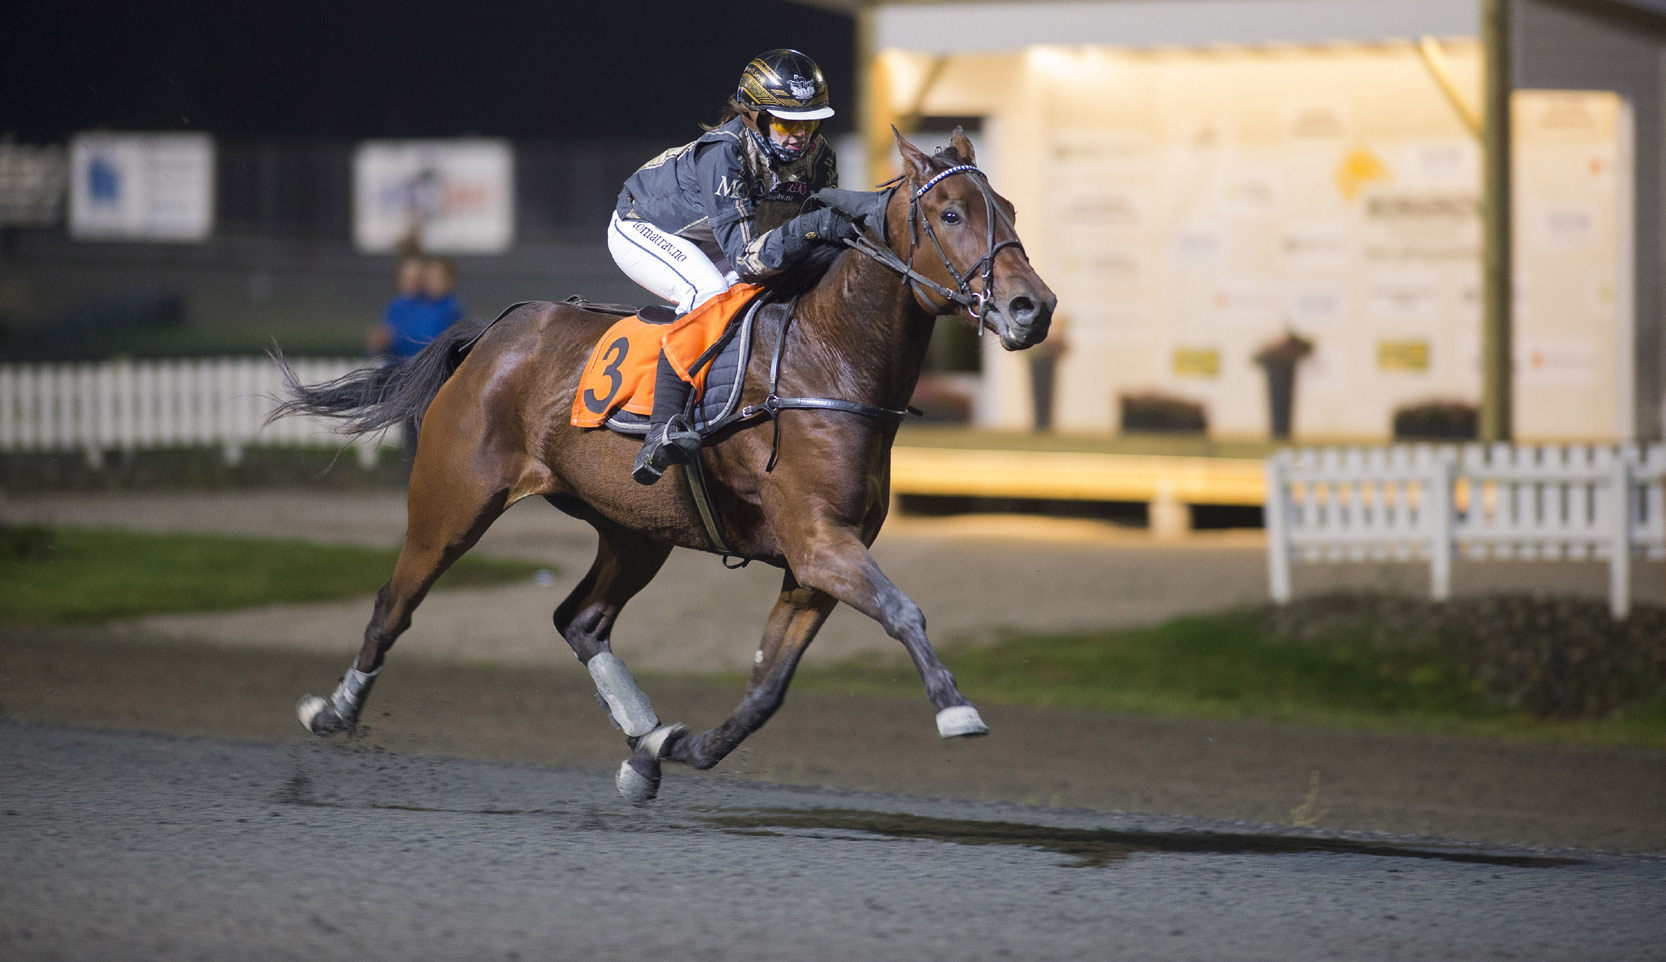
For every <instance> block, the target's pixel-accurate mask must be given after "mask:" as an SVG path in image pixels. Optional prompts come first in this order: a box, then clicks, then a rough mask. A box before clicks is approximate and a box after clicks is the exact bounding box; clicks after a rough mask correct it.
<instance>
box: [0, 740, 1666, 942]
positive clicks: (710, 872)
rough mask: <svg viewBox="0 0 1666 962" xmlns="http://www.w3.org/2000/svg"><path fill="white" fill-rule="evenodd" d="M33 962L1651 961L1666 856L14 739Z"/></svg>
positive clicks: (700, 782)
mask: <svg viewBox="0 0 1666 962" xmlns="http://www.w3.org/2000/svg"><path fill="white" fill-rule="evenodd" d="M0 771H4V772H5V773H6V775H5V778H4V779H3V781H0V851H4V852H5V853H6V858H5V862H4V868H3V870H0V958H5V959H54V958H82V959H93V958H97V959H192V958H203V959H227V958H307V959H338V958H339V959H346V958H354V959H360V958H372V959H381V958H387V959H595V958H664V959H686V958H692V959H703V958H711V959H782V958H791V959H840V960H845V959H857V958H907V959H933V958H943V959H1001V958H1016V959H1062V958H1084V959H1087V958H1092V959H1100V958H1140V959H1170V958H1173V959H1195V958H1220V959H1281V960H1283V959H1327V958H1347V959H1390V958H1415V959H1445V958H1451V959H1477V958H1511V959H1574V958H1578V959H1616V960H1618V959H1625V960H1637V959H1649V958H1662V957H1666V939H1663V936H1666V922H1663V921H1662V919H1661V916H1660V911H1659V910H1660V907H1661V905H1662V893H1663V892H1666V860H1663V859H1661V858H1659V857H1655V856H1625V855H1615V854H1603V853H1593V852H1581V851H1573V850H1549V849H1536V848H1527V847H1514V846H1512V847H1482V846H1475V845H1468V844H1463V843H1453V842H1440V841H1435V840H1428V839H1416V838H1409V837H1403V836H1387V835H1361V834H1349V833H1336V832H1316V831H1303V830H1297V829H1287V828H1275V827H1270V826H1266V825H1258V824H1252V823H1234V822H1221V821H1208V820H1202V819H1183V818H1167V817H1162V816H1147V815H1141V816H1130V815H1121V814H1116V813H1105V812H1088V811H1082V810H1064V809H1046V808H1035V807H1025V806H1017V805H1003V804H992V803H977V802H957V801H947V800H943V799H930V800H926V799H915V798H909V797H906V796H898V795H879V794H869V793H858V792H842V791H836V790H829V789H810V788H790V787H780V786H770V785H763V784H758V783H753V782H745V781H736V780H729V779H721V778H719V779H711V778H690V777H680V776H678V775H676V774H671V775H669V776H668V778H667V781H666V785H665V788H664V790H663V797H662V799H661V801H660V802H659V803H657V804H656V806H655V807H654V808H652V809H649V810H646V811H639V810H634V809H631V808H629V807H627V806H625V805H624V804H623V803H622V802H621V801H619V799H618V797H617V796H616V795H615V794H614V790H613V787H612V785H611V781H610V778H609V777H608V776H607V775H606V774H605V773H602V772H599V771H594V770H574V769H561V768H550V767H542V766H534V765H525V764H513V763H503V762H484V761H465V760H455V759H439V758H432V757H425V756H418V755H402V754H392V753H387V752H380V751H374V750H365V749H355V748H340V747H333V746H328V745H320V744H304V745H272V744H256V743H248V742H229V741H216V740H207V739H193V738H180V737H171V736H161V735H148V734H136V733H111V732H102V731H96V730H92V729H81V728H69V727H61V726H48V725H29V724H20V723H16V722H0Z"/></svg>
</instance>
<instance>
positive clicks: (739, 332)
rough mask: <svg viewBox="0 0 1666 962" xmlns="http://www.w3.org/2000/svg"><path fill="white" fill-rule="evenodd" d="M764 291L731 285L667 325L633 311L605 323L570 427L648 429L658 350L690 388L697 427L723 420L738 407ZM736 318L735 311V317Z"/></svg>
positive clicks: (575, 402)
mask: <svg viewBox="0 0 1666 962" xmlns="http://www.w3.org/2000/svg"><path fill="white" fill-rule="evenodd" d="M763 290H764V289H763V287H761V286H759V285H757V284H736V285H735V286H734V287H731V288H729V289H728V290H727V291H725V292H723V293H722V294H719V295H717V296H716V297H713V298H712V299H711V300H708V301H706V302H705V303H704V304H701V305H700V306H699V307H697V308H695V309H694V310H692V311H690V312H689V313H687V314H685V315H683V316H682V317H680V318H678V319H677V320H676V321H674V322H672V323H671V324H665V323H657V324H656V323H653V322H651V321H644V320H642V319H641V317H640V316H632V317H627V318H624V319H623V320H621V321H619V322H618V323H616V324H614V325H613V326H612V327H610V328H608V329H607V333H606V334H603V335H602V339H601V340H600V341H597V342H596V349H595V350H594V351H592V352H591V353H590V360H589V361H588V362H587V363H586V364H585V365H584V374H583V376H581V377H580V378H579V382H578V393H577V394H576V395H574V397H573V425H574V426H575V427H581V428H600V427H606V428H609V429H611V430H614V431H617V432H619V433H620V434H629V435H636V436H638V437H640V436H642V435H645V434H647V433H648V415H649V414H651V413H652V412H653V410H654V373H655V371H656V370H657V367H658V364H659V355H660V351H661V350H662V349H663V350H664V351H665V356H666V359H667V360H669V361H670V362H671V366H672V368H673V369H675V370H676V372H677V375H678V376H679V377H681V378H682V379H683V380H684V381H687V382H688V383H689V384H691V385H693V386H694V390H693V391H692V392H691V397H692V398H693V401H692V403H693V405H694V411H693V412H692V418H691V420H692V421H693V423H694V428H695V430H697V431H702V432H703V430H704V428H705V427H706V426H707V425H709V424H712V423H714V422H716V421H719V420H721V419H723V418H725V417H727V416H728V415H729V414H731V413H732V412H733V411H734V410H735V408H736V407H737V406H738V405H739V404H740V393H741V387H742V380H743V378H742V375H743V374H745V372H746V363H747V360H748V359H749V356H750V354H751V350H752V324H753V321H754V320H755V319H756V317H757V314H758V307H759V305H760V304H762V303H763V302H762V300H761V299H759V298H758V295H759V294H761V293H762V292H763ZM736 315H741V316H740V320H739V321H738V322H736V321H735V317H736Z"/></svg>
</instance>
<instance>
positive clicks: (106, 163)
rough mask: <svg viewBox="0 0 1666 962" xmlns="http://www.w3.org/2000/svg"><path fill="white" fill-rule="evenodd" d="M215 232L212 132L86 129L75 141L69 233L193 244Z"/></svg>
mask: <svg viewBox="0 0 1666 962" xmlns="http://www.w3.org/2000/svg"><path fill="white" fill-rule="evenodd" d="M213 230H214V141H213V139H212V138H210V137H209V136H208V135H207V134H164V133H155V134H152V133H132V134H130V133H83V134H77V135H76V136H75V138H74V139H73V140H72V141H71V142H70V191H69V233H70V236H71V237H74V238H76V239H78V240H130V241H183V242H190V241H201V240H205V239H207V237H208V236H209V234H210V233H212V232H213Z"/></svg>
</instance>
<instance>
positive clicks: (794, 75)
mask: <svg viewBox="0 0 1666 962" xmlns="http://www.w3.org/2000/svg"><path fill="white" fill-rule="evenodd" d="M735 99H736V100H738V101H740V102H741V103H742V104H745V105H746V106H748V107H754V108H757V109H759V110H765V111H768V112H769V113H770V114H773V115H774V116H776V117H780V118H781V119H783V120H823V119H826V118H828V117H831V116H833V108H832V107H829V106H827V81H826V80H824V79H822V76H821V68H820V67H818V66H816V62H815V61H814V60H811V59H810V58H809V57H806V56H804V55H803V54H801V53H799V52H798V51H797V50H766V51H764V52H763V53H761V54H758V55H757V56H756V57H753V58H752V62H751V63H749V64H747V65H746V69H745V70H743V71H741V74H740V89H738V90H736V91H735Z"/></svg>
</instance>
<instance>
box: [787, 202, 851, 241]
mask: <svg viewBox="0 0 1666 962" xmlns="http://www.w3.org/2000/svg"><path fill="white" fill-rule="evenodd" d="M782 226H783V228H784V229H785V231H786V232H787V234H789V235H790V236H792V237H802V238H803V239H805V240H807V241H817V240H819V241H825V242H827V243H829V244H839V243H843V242H844V240H845V238H847V237H855V236H856V225H855V224H852V223H851V222H850V221H848V220H846V219H845V216H844V215H843V214H841V213H839V212H838V211H836V210H834V209H832V208H831V207H824V208H822V209H821V210H813V211H811V212H809V213H808V214H799V215H798V216H797V217H794V218H793V219H792V220H790V221H787V223H786V224H784V225H782Z"/></svg>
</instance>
